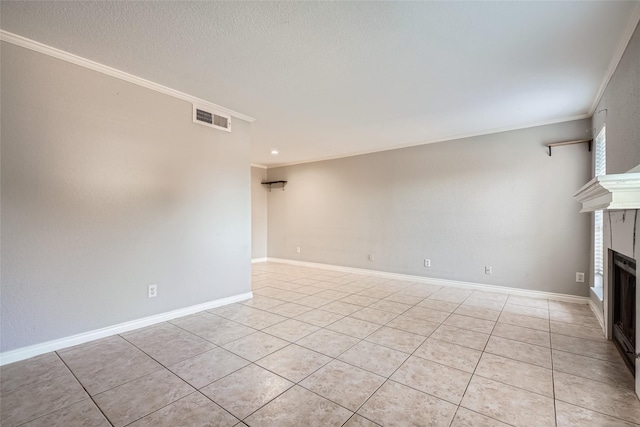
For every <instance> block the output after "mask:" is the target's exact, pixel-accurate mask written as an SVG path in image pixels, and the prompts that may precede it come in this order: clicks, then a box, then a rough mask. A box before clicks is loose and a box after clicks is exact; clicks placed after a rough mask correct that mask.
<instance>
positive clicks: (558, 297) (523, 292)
mask: <svg viewBox="0 0 640 427" xmlns="http://www.w3.org/2000/svg"><path fill="white" fill-rule="evenodd" d="M267 261H268V262H277V263H281V264H290V265H297V266H300V267H310V268H320V269H323V270H332V271H341V272H343V273H354V274H368V275H371V276H378V277H386V278H389V279H397V280H408V281H411V282H418V283H427V284H430V285H438V286H450V287H454V288H464V289H474V290H479V291H487V292H499V293H503V294H512V295H518V296H523V297H530V298H543V299H550V300H554V301H563V302H571V303H574V304H589V301H591V299H590V298H588V297H580V296H576V295H567V294H558V293H554V292H546V291H533V290H529V289H519V288H509V287H506V286H496V285H485V284H482V283H473V282H461V281H458V280H449V279H436V278H433V277H424V276H412V275H410V274H400V273H388V272H386V271H377V270H366V269H363V268H353V267H343V266H339V265H331V264H319V263H315V262H306V261H296V260H291V259H283V258H270V257H268V258H267Z"/></svg>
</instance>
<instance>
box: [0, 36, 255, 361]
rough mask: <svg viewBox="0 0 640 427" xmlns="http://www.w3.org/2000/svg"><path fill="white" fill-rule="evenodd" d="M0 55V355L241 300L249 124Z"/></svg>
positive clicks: (34, 57)
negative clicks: (228, 127) (201, 115)
mask: <svg viewBox="0 0 640 427" xmlns="http://www.w3.org/2000/svg"><path fill="white" fill-rule="evenodd" d="M1 54H2V57H1V64H2V70H1V87H2V94H1V111H2V130H1V138H2V167H1V173H2V179H1V186H2V197H1V209H2V212H1V221H2V223H1V227H2V228H1V229H2V258H1V265H2V273H1V274H2V276H1V279H2V285H1V292H2V302H1V314H0V316H1V323H2V343H1V347H0V349H1V351H2V352H5V351H9V350H13V349H17V348H22V347H25V346H28V345H32V344H38V343H42V342H46V341H48V340H53V339H58V338H62V337H67V336H70V335H74V334H78V333H82V332H86V331H91V330H95V329H98V328H102V327H107V326H111V325H114V324H118V323H121V322H126V321H130V320H134V319H139V318H142V317H146V316H150V315H154V314H159V313H164V312H167V311H170V310H175V309H179V308H183V307H188V306H192V305H195V304H199V303H205V302H208V301H212V300H217V299H219V298H224V297H229V296H233V295H237V294H242V293H246V292H249V290H250V268H251V265H250V258H251V240H250V239H251V232H250V224H251V212H250V209H251V208H250V202H251V183H250V174H249V168H248V165H249V150H250V137H249V130H250V125H249V124H248V123H245V122H243V121H241V120H237V119H234V121H233V132H232V133H227V132H224V131H219V130H215V129H211V128H208V127H204V126H200V125H197V124H194V123H192V107H191V104H189V103H187V102H185V101H182V100H178V99H175V98H172V97H169V96H167V95H163V94H160V93H157V92H154V91H151V90H148V89H144V88H142V87H139V86H136V85H133V84H131V83H127V82H124V81H122V80H118V79H116V78H112V77H109V76H106V75H104V74H100V73H98V72H95V71H91V70H88V69H85V68H82V67H79V66H76V65H73V64H70V63H67V62H64V61H60V60H58V59H53V58H51V57H48V56H45V55H43V54H40V53H36V52H33V51H30V50H26V49H23V48H21V47H17V46H14V45H11V44H8V43H4V42H3V43H2V52H1ZM150 284H157V285H158V296H157V297H156V298H153V299H149V298H147V286H148V285H150Z"/></svg>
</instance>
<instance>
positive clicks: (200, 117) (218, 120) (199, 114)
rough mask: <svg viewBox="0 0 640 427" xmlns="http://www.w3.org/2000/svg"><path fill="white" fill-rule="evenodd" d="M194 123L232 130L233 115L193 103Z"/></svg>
mask: <svg viewBox="0 0 640 427" xmlns="http://www.w3.org/2000/svg"><path fill="white" fill-rule="evenodd" d="M193 123H198V124H200V125H204V126H209V127H212V128H215V129H220V130H226V131H227V132H231V116H228V115H226V114H222V113H219V112H217V111H212V110H210V109H208V108H203V107H198V106H197V105H195V104H193Z"/></svg>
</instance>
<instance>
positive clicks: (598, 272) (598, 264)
mask: <svg viewBox="0 0 640 427" xmlns="http://www.w3.org/2000/svg"><path fill="white" fill-rule="evenodd" d="M595 145H596V161H595V175H596V176H599V175H604V174H606V173H607V137H606V127H604V126H603V127H602V130H601V131H600V133H599V134H598V137H597V138H596V144H595ZM603 217H604V215H603V212H602V211H595V212H594V221H593V225H594V229H593V291H594V293H595V294H596V295H598V297H600V299H601V300H602V281H603V277H604V242H603V224H604V221H603Z"/></svg>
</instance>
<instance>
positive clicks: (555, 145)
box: [547, 139, 593, 157]
mask: <svg viewBox="0 0 640 427" xmlns="http://www.w3.org/2000/svg"><path fill="white" fill-rule="evenodd" d="M585 142H587V143H589V151H591V144H592V142H593V140H592V139H579V140H576V141H562V142H552V143H551V144H547V149H548V150H549V152H548V154H549V157H551V147H560V146H561V145H573V144H583V143H585Z"/></svg>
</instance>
